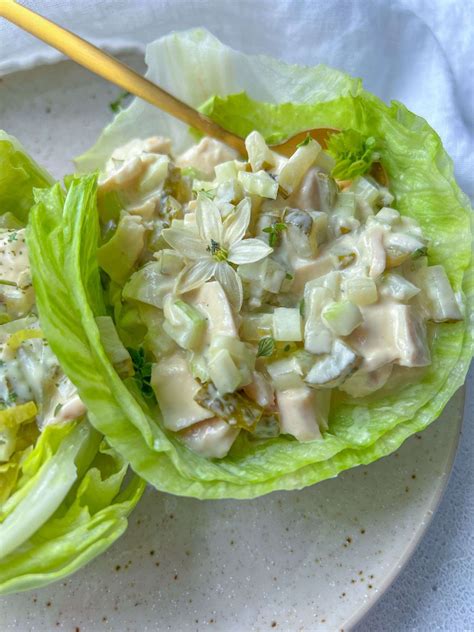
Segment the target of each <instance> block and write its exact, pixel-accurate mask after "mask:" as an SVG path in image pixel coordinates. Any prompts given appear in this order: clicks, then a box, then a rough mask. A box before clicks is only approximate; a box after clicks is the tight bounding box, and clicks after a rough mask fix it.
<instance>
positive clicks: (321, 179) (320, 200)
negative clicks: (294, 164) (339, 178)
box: [286, 167, 337, 211]
mask: <svg viewBox="0 0 474 632" xmlns="http://www.w3.org/2000/svg"><path fill="white" fill-rule="evenodd" d="M336 193H337V186H336V183H335V182H334V181H333V180H332V179H331V178H330V177H329V176H328V175H327V174H326V173H324V172H323V171H321V170H320V169H318V168H317V167H312V168H311V169H309V170H308V171H307V172H306V174H305V176H304V177H303V179H302V181H301V183H300V185H299V186H298V188H297V189H296V190H295V191H294V192H293V193H292V194H291V195H290V196H289V197H288V199H287V200H286V203H287V205H288V206H292V207H294V208H300V209H304V210H305V211H311V210H312V211H328V210H330V209H331V208H332V207H333V205H334V202H335V199H336Z"/></svg>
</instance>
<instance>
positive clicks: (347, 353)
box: [305, 339, 357, 388]
mask: <svg viewBox="0 0 474 632" xmlns="http://www.w3.org/2000/svg"><path fill="white" fill-rule="evenodd" d="M356 362H357V355H356V354H355V353H354V351H353V350H352V349H351V348H350V347H348V346H347V345H346V344H344V343H343V342H341V341H340V340H337V339H336V340H335V341H334V344H333V346H332V350H331V353H330V354H327V355H325V356H323V357H321V358H320V359H318V360H317V361H316V362H315V363H314V365H313V367H312V368H311V370H310V371H309V373H308V375H307V376H306V377H305V382H307V383H308V384H312V385H315V386H321V387H324V388H333V387H334V386H338V385H339V384H341V383H342V382H343V381H344V379H345V378H346V377H347V375H348V374H349V373H350V372H351V370H352V369H353V367H354V365H355V364H356Z"/></svg>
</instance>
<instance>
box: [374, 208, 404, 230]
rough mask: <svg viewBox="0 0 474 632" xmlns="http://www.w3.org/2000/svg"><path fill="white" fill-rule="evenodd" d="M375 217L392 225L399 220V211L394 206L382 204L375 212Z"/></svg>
mask: <svg viewBox="0 0 474 632" xmlns="http://www.w3.org/2000/svg"><path fill="white" fill-rule="evenodd" d="M375 219H376V220H378V221H379V222H383V223H384V224H389V225H390V226H394V225H395V224H397V223H399V222H400V213H399V212H398V211H396V210H395V209H394V208H389V207H388V206H383V207H382V208H381V209H380V211H379V212H378V213H376V215H375Z"/></svg>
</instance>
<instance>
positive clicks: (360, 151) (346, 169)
mask: <svg viewBox="0 0 474 632" xmlns="http://www.w3.org/2000/svg"><path fill="white" fill-rule="evenodd" d="M376 148H377V141H376V139H375V138H374V137H373V136H368V137H366V136H363V135H362V134H361V133H360V132H357V131H356V130H355V129H346V130H344V131H342V132H338V133H337V134H332V135H331V136H330V137H329V140H328V145H327V152H328V153H329V154H330V155H331V156H332V157H333V158H334V160H335V161H336V165H335V167H334V168H333V169H332V171H331V175H332V176H333V177H334V178H336V179H337V180H353V179H354V178H356V177H357V176H361V175H363V174H364V173H367V171H369V169H370V167H371V166H372V163H373V162H374V161H375V160H378V159H379V157H380V155H379V153H378V152H377V151H376Z"/></svg>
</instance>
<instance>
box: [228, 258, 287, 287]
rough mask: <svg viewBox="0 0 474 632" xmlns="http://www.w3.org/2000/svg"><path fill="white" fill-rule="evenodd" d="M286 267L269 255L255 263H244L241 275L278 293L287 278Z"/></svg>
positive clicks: (241, 267)
mask: <svg viewBox="0 0 474 632" xmlns="http://www.w3.org/2000/svg"><path fill="white" fill-rule="evenodd" d="M286 274H287V272H286V270H285V268H284V267H283V266H282V265H281V264H280V263H278V261H275V260H274V259H270V258H269V257H265V259H262V260H261V261H257V262H255V263H243V264H241V265H240V266H239V276H240V278H241V279H242V280H244V281H247V282H249V283H251V284H252V285H253V287H255V286H260V287H261V288H262V290H265V291H266V292H271V293H272V294H278V292H280V290H281V286H282V284H283V281H284V280H285V278H286Z"/></svg>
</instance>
